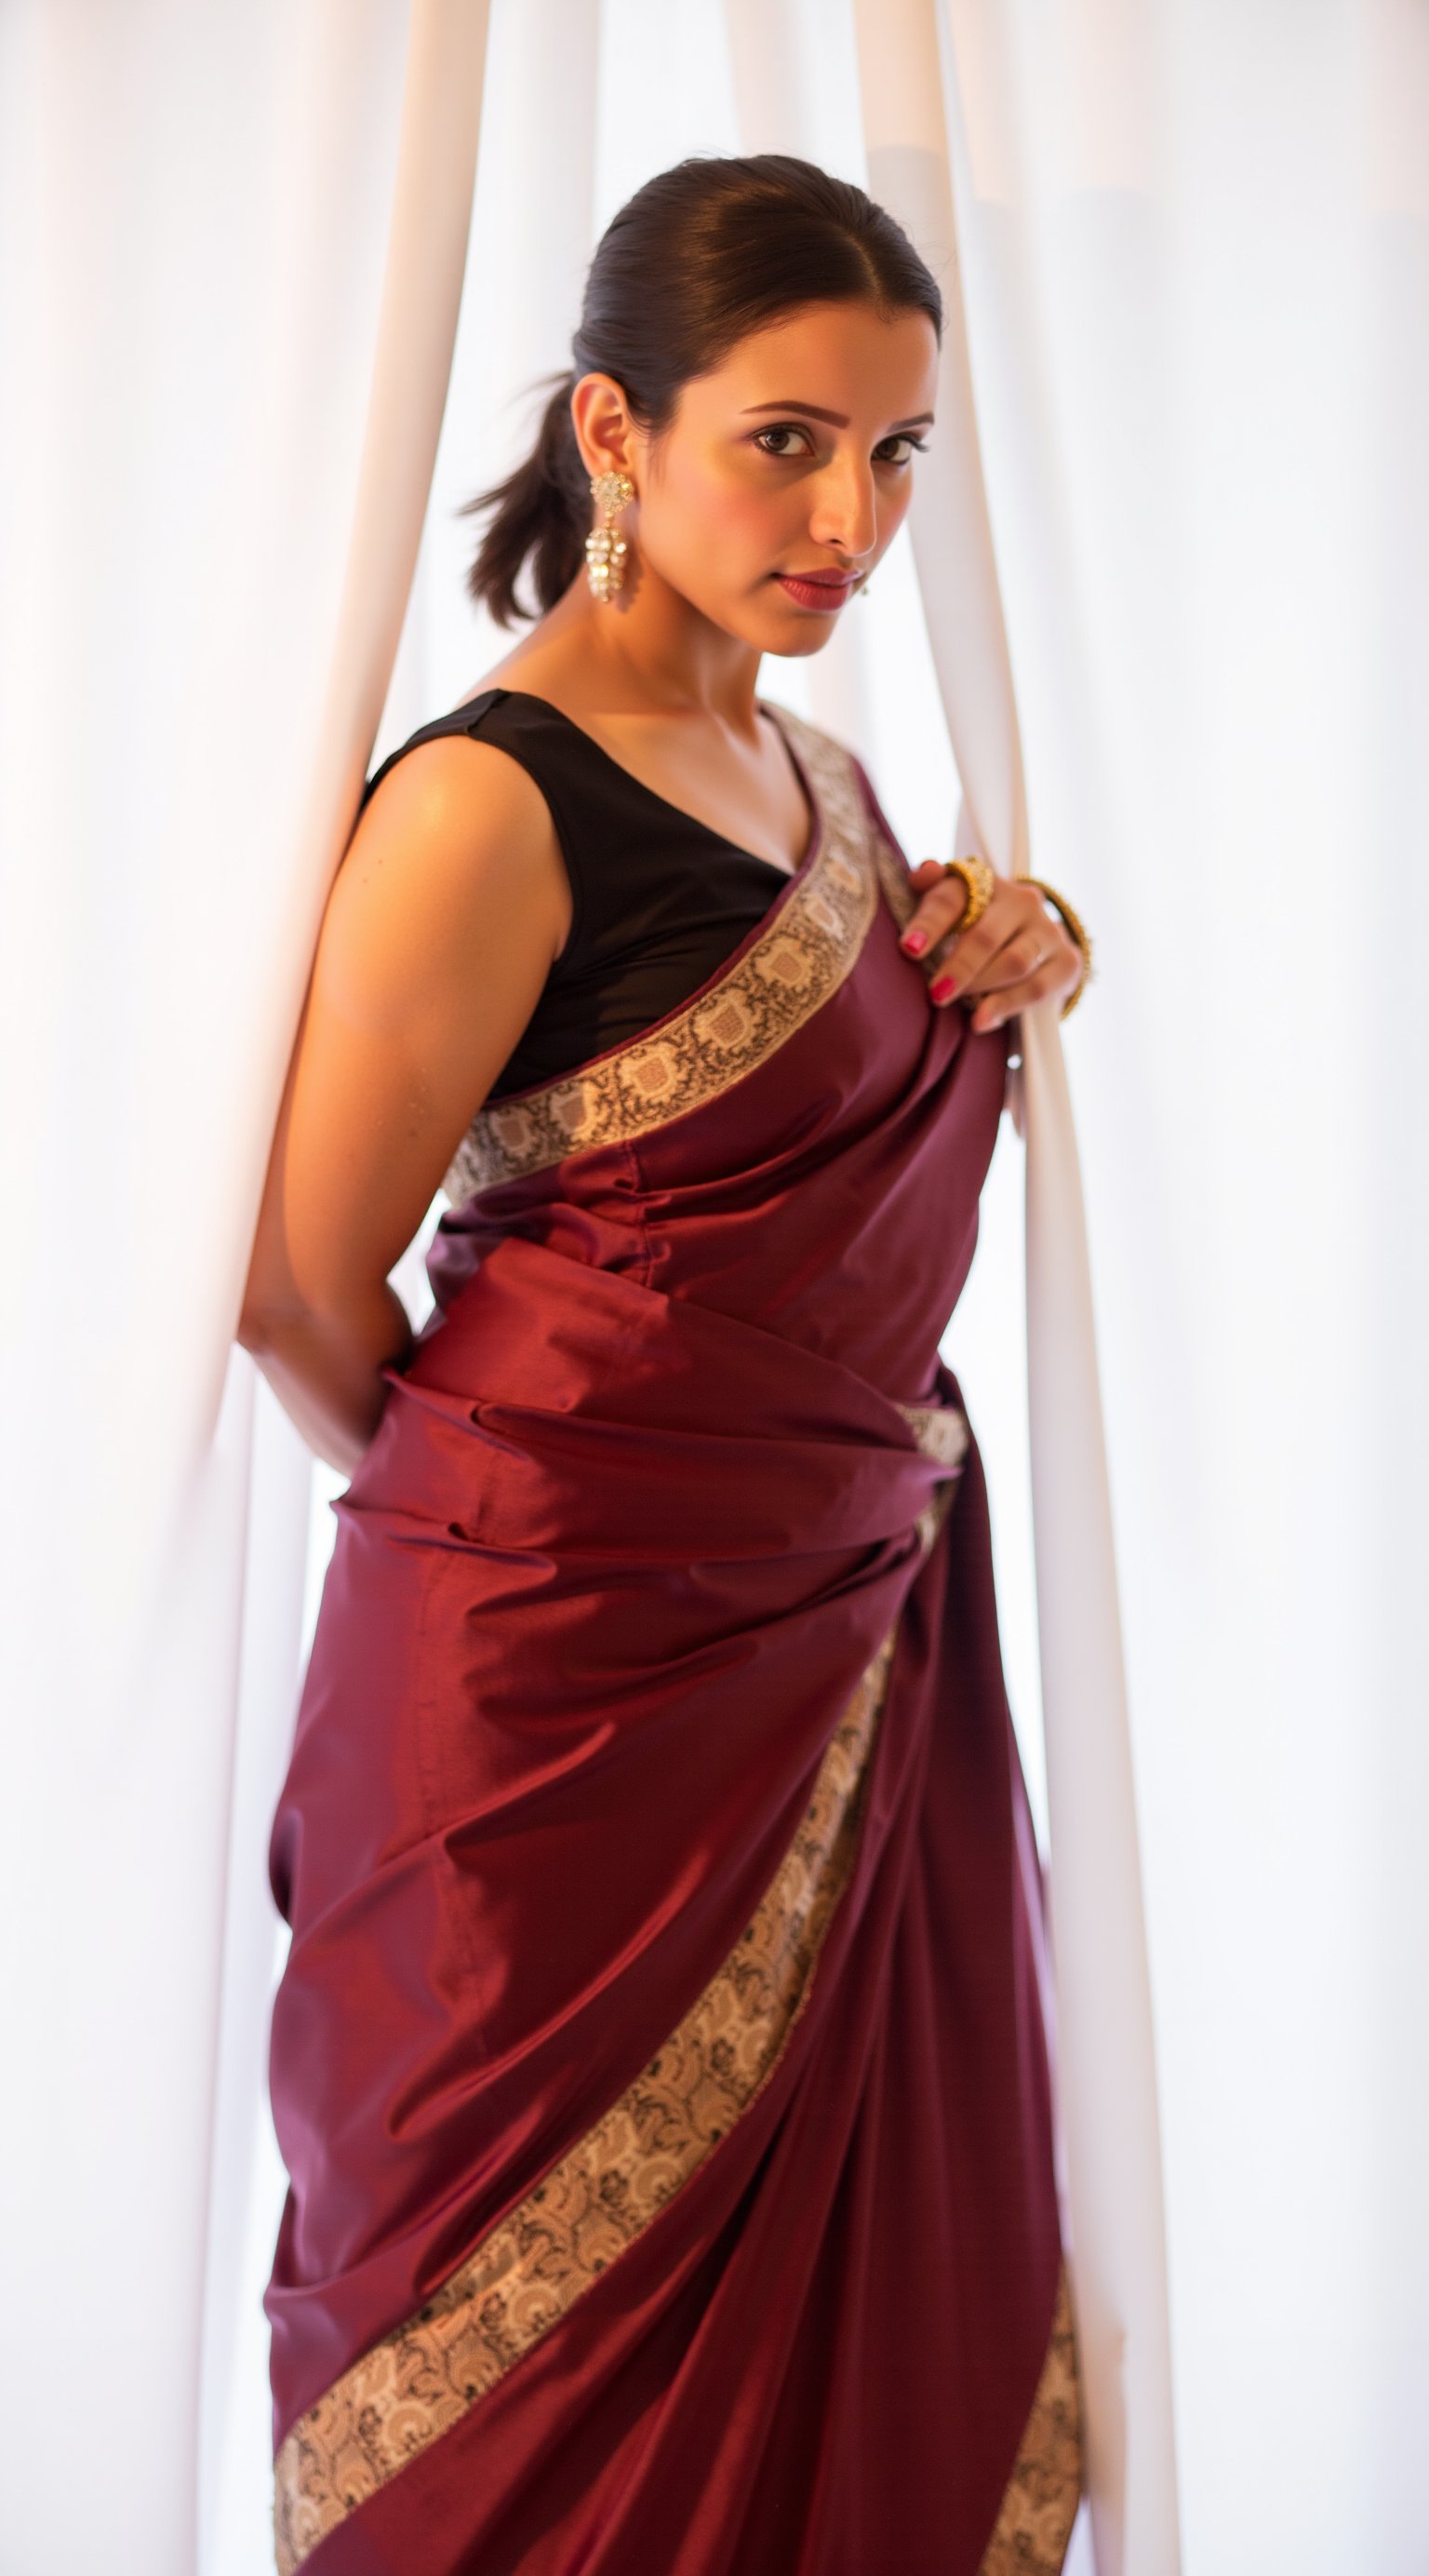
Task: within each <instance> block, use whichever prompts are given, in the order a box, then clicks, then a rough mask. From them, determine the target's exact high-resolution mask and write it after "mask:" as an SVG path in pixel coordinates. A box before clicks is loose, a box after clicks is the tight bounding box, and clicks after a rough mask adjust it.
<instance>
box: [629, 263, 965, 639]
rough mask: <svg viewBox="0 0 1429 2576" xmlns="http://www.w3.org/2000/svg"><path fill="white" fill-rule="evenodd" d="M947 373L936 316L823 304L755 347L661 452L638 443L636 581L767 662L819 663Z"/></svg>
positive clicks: (891, 529)
mask: <svg viewBox="0 0 1429 2576" xmlns="http://www.w3.org/2000/svg"><path fill="white" fill-rule="evenodd" d="M937 373H938V343H937V335H936V333H935V332H934V329H933V325H932V323H931V321H930V320H929V319H928V316H927V315H926V314H924V313H918V312H911V313H896V314H894V315H893V316H892V317H891V319H888V320H884V319H883V318H882V317H881V316H880V315H879V313H878V312H877V311H876V310H875V308H874V307H873V306H872V305H871V304H863V303H844V304H815V305H809V306H806V307H805V308H804V310H803V311H802V312H799V313H796V314H794V315H792V316H788V317H786V318H785V319H783V320H782V321H779V322H777V323H774V324H771V325H770V327H769V328H768V329H767V330H763V331H757V332H753V333H751V334H750V336H749V337H748V338H747V339H745V340H741V341H740V342H739V343H738V344H737V346H736V347H735V348H734V349H733V350H732V351H731V352H730V354H729V356H728V357H727V358H726V359H725V360H724V361H723V363H722V365H720V366H719V367H717V368H716V369H714V370H713V371H712V373H710V374H709V375H705V376H697V377H695V378H693V379H692V380H691V381H690V382H689V383H688V384H687V385H685V386H684V388H683V389H682V392H681V395H680V401H679V406H678V409H677V411H676V414H675V417H674V420H673V421H672V423H671V425H670V427H669V428H668V429H667V430H666V431H665V433H664V435H663V436H662V437H661V438H660V439H659V440H658V442H656V443H655V444H654V445H653V446H652V445H651V443H650V442H649V440H648V439H645V438H644V437H643V436H642V435H641V434H640V433H639V432H638V431H636V432H634V433H633V434H632V437H631V441H630V470H631V473H632V475H633V478H634V481H635V485H636V489H637V492H638V494H639V499H638V501H637V502H636V503H635V504H634V505H633V506H632V508H631V509H630V510H629V511H628V512H627V513H625V515H624V516H623V517H622V519H621V520H620V522H619V524H620V525H621V527H622V528H624V530H625V531H626V534H627V536H628V537H630V538H631V539H632V540H633V546H632V551H633V554H634V555H635V557H636V558H637V562H638V566H639V569H640V572H641V573H648V574H650V575H653V576H654V577H655V582H656V583H657V584H665V585H668V586H669V588H670V589H671V590H673V591H675V592H678V593H679V594H680V595H681V596H682V597H683V598H684V599H685V600H687V601H688V602H689V603H690V605H691V606H692V607H693V608H695V609H697V610H698V611H699V612H700V614H701V615H702V616H704V617H706V618H708V619H709V620H710V621H711V623H712V624H714V625H716V626H719V627H722V628H723V629H724V630H725V631H726V633H728V634H731V635H736V636H739V637H740V638H741V639H742V640H743V641H744V642H746V643H748V644H750V645H752V646H753V647H754V648H755V650H756V651H758V652H761V653H777V654H800V653H817V652H818V651H819V650H820V648H821V646H823V645H824V644H826V643H827V642H828V640H829V637H830V636H831V635H832V633H833V631H834V627H835V625H836V623H837V621H838V618H839V615H840V613H841V611H842V609H843V607H844V606H845V604H846V603H847V602H848V601H849V600H850V599H852V598H853V597H854V595H855V591H856V588H857V585H858V584H859V583H860V582H862V580H863V579H864V577H865V576H866V575H867V574H868V573H869V572H870V571H871V569H872V567H873V566H874V565H875V564H876V563H877V562H878V560H879V558H880V556H881V555H882V554H884V553H885V552H886V550H887V548H888V547H889V545H890V544H891V543H892V541H893V538H894V536H895V535H896V534H897V531H898V529H899V528H900V527H901V525H902V523H903V519H904V516H905V514H906V512H907V509H908V504H909V502H910V500H911V498H912V490H913V474H914V471H915V467H914V464H913V459H914V456H915V455H916V454H917V453H918V451H919V450H920V449H921V448H922V447H923V446H924V445H926V443H927V440H928V437H929V433H930V429H931V425H932V414H933V401H934V393H935V389H936V384H937ZM810 574H814V575H819V574H822V575H824V576H825V577H826V578H827V576H829V575H843V576H844V578H842V579H841V580H840V581H839V583H838V585H837V586H836V587H834V588H828V587H824V588H822V589H821V588H808V587H804V588H801V587H800V586H799V576H801V575H805V576H807V575H810ZM641 586H643V584H642V585H641ZM632 604H633V603H632Z"/></svg>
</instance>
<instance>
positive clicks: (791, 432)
mask: <svg viewBox="0 0 1429 2576" xmlns="http://www.w3.org/2000/svg"><path fill="white" fill-rule="evenodd" d="M808 435H809V433H808V431H807V430H806V429H805V427H804V425H803V423H802V421H797V420H779V421H775V422H774V423H773V425H772V426H771V427H770V428H769V429H757V430H756V431H755V433H754V444H755V446H756V447H759V446H761V445H762V443H763V441H764V440H765V439H766V438H807V437H808ZM797 453H798V450H797V449H793V450H791V449H789V448H787V447H766V448H765V449H764V454H765V455H766V456H788V455H790V454H795V455H797Z"/></svg>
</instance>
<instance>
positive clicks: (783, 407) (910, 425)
mask: <svg viewBox="0 0 1429 2576" xmlns="http://www.w3.org/2000/svg"><path fill="white" fill-rule="evenodd" d="M744 410H745V413H748V412H752V411H802V412H804V413H806V414H807V416H808V418H809V419H810V420H826V421H829V422H830V423H831V424H832V426H833V427H834V428H835V429H847V427H848V414H847V412H845V411H821V410H820V409H819V406H818V404H817V403H807V402H799V401H797V400H791V401H789V402H764V403H746V404H745V406H744ZM741 417H743V415H741ZM932 418H933V415H932V413H931V412H930V411H920V412H915V413H914V415H913V418H912V419H911V420H896V421H895V422H894V424H893V430H898V429H921V428H922V427H923V425H924V423H925V422H926V423H928V424H929V425H930V426H931V423H932ZM893 430H890V431H889V432H888V435H889V437H890V438H891V437H892V435H893Z"/></svg>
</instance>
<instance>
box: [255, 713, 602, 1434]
mask: <svg viewBox="0 0 1429 2576" xmlns="http://www.w3.org/2000/svg"><path fill="white" fill-rule="evenodd" d="M570 922H571V895H570V886H569V881H568V879H567V876H566V871H565V865H564V862H563V860H562V857H561V852H560V844H559V842H558V840H557V838H556V833H555V829H554V826H553V824H552V822H551V816H550V809H549V808H548V806H547V804H546V801H545V799H544V797H543V796H542V794H541V792H540V790H539V788H538V787H537V786H536V784H535V782H534V780H533V779H532V778H530V777H529V775H528V774H527V772H526V771H525V770H524V769H522V767H521V766H520V764H519V762H517V761H515V760H513V759H512V758H511V757H510V756H509V754H507V753H505V752H502V751H498V750H497V749H496V747H495V745H494V744H490V743H481V742H475V741H472V740H469V739H467V738H464V737H461V736H456V737H452V736H440V737H438V739H437V740H436V741H434V742H430V743H422V744H419V745H418V747H417V749H416V750H415V751H411V752H408V754H407V755H406V757H405V758H404V759H403V760H400V761H399V762H398V763H397V765H396V767H395V768H394V769H392V770H390V771H389V772H388V775H387V777H386V778H385V779H384V780H383V782H382V784H381V786H380V787H379V788H378V789H377V790H376V792H375V793H374V795H373V796H372V798H371V799H370V801H369V803H368V805H367V807H366V809H365V811H364V813H363V815H362V818H361V820H360V822H359V824H358V826H357V829H356V831H355V832H354V834H353V837H352V840H351V843H350V844H349V846H348V849H347V852H346V854H345V856H344V858H343V861H342V865H341V867H340V868H339V870H338V873H337V876H336V878H335V880H334V883H333V889H332V893H331V895H330V896H329V898H328V905H327V910H326V913H325V915H324V918H323V925H322V930H321V932H320V934H319V938H318V946H317V953H316V956H315V958H314V962H313V971H312V976H311V978H310V981H309V985H308V992H307V997H306V1000H305V1002H304V1005H303V1014H302V1019H301V1021H300V1024H299V1028H298V1035H297V1039H296V1042H295V1045H294V1049H293V1056H292V1061H291V1063H290V1065H289V1068H288V1077H287V1081H286V1084H285V1086H284V1091H283V1100H282V1106H281V1108H280V1110H279V1114H278V1123H277V1127H276V1129H275V1131H274V1137H273V1146H272V1152H271V1155H270V1157H269V1164H268V1175H267V1180H266V1182H265V1185H264V1192H263V1202H262V1207H261V1209H260V1212H259V1218H258V1226H257V1231H256V1234H255V1237H254V1244H253V1253H252V1258H251V1261H250V1264H249V1272H248V1282H247V1286H246V1288H245V1291H244V1298H243V1310H242V1316H241V1319H240V1323H239V1328H238V1338H239V1340H240V1341H241V1342H242V1343H243V1345H244V1347H245V1349H247V1350H249V1351H251V1352H252V1353H253V1356H254V1358H255V1359H256V1360H257V1362H258V1365H259V1367H260V1368H261V1369H262V1371H263V1374H264V1376H265V1377H266V1378H267V1379H268V1382H269V1384H270V1385H271V1386H272V1388H273V1390H274V1392H275V1394H276V1395H277V1396H278V1398H279V1400H280V1402H281V1403H282V1405H283V1406H284V1409H285V1410H286V1411H287V1413H289V1414H290V1415H291V1417H292V1419H293V1421H294V1422H295V1423H296V1424H297V1426H298V1429H299V1430H300V1431H301V1432H302V1434H303V1436H304V1438H305V1439H306V1440H307V1441H308V1443H309V1445H310V1447H312V1448H313V1449H315V1450H316V1451H317V1453H318V1455H319V1456H320V1457H322V1458H325V1459H326V1460H327V1461H328V1463H329V1465H331V1466H334V1467H338V1468H340V1469H342V1470H343V1472H344V1473H346V1474H348V1475H351V1474H352V1472H353V1470H354V1469H355V1467H356V1465H357V1462H358V1460H359V1459H360V1457H361V1456H362V1453H363V1451H364V1450H365V1449H366V1447H367V1445H368V1442H369V1441H370V1440H371V1438H372V1434H373V1432H374V1431H375V1430H376V1428H377V1423H378V1420H379V1418H380V1416H381V1412H382V1407H383V1403H384V1401H385V1399H386V1395H387V1387H386V1385H385V1384H384V1382H383V1380H382V1377H381V1375H380V1371H381V1369H382V1367H383V1365H384V1364H385V1363H387V1362H394V1363H396V1364H397V1365H399V1366H400V1365H401V1363H402V1361H403V1360H404V1359H405V1357H406V1356H407V1353H408V1351H409V1350H410V1347H411V1340H412V1328H411V1323H410V1320H409V1318H408V1316H407V1313H406V1310H405V1308H404V1307H403V1306H402V1304H401V1301H400V1300H399V1298H398V1297H397V1296H396V1295H395V1294H394V1292H393V1290H392V1289H391V1288H390V1287H389V1286H388V1284H387V1283H388V1274H389V1272H390V1271H391V1270H392V1269H393V1268H394V1266H395V1264H396V1263H397V1262H398V1261H399V1260H400V1259H401V1256H402V1254H403V1253H404V1252H405V1250H406V1248H407V1246H408V1244H409V1243H410V1242H411V1241H412V1238H413V1236H414V1235H415V1234H416V1232H417V1229H418V1227H419V1226H420V1224H421V1222H422V1219H423V1218H424V1217H425V1215H426V1213H427V1210H428V1208H429V1207H430V1206H431V1203H432V1199H433V1197H434V1195H435V1193H436V1190H437V1188H438V1186H439V1184H440V1182H441V1178H442V1174H443V1173H444V1172H445V1170H446V1169H447V1166H448V1164H449V1163H450V1161H451V1158H452V1155H453V1154H454V1153H455V1151H456V1148H457V1145H458V1143H459V1142H460V1139H461V1137H462V1134H463V1133H464V1131H465V1129H466V1127H467V1126H468V1124H469V1123H470V1121H471V1119H472V1118H473V1117H474V1116H475V1114H476V1111H477V1110H478V1109H479V1107H480V1106H481V1103H482V1101H483V1100H484V1099H485V1097H486V1094H487V1091H488V1090H489V1088H490V1086H491V1083H492V1082H493V1080H494V1079H495V1077H496V1075H497V1074H498V1073H499V1071H500V1069H501V1067H502V1065H503V1064H504V1063H505V1062H506V1059H507V1057H508V1056H509V1055H510V1054H511V1051H512V1049H513V1047H514V1046H515V1045H516V1042H517V1040H518V1039H519V1037H520V1035H521V1032H522V1030H523V1029H524V1028H525V1026H526V1023H527V1021H528V1020H529V1019H530V1016H531V1013H532V1011H533V1010H534V1008H535V1005H536V1001H537V997H538V996H539V994H540V991H541V987H542V985H543V983H544V982H545V979H546V975H547V973H548V971H549V969H550V965H551V961H552V959H553V958H554V957H555V955H556V954H557V952H558V950H559V949H560V948H561V946H562V945H563V943H564V941H565V939H566V937H567V935H568V933H569V929H570Z"/></svg>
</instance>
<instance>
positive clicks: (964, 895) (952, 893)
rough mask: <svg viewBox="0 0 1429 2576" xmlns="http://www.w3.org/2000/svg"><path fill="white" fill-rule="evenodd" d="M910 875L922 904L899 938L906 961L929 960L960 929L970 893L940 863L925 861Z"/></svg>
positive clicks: (919, 904)
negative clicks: (958, 927) (934, 949)
mask: <svg viewBox="0 0 1429 2576" xmlns="http://www.w3.org/2000/svg"><path fill="white" fill-rule="evenodd" d="M908 873H909V880H910V882H911V884H912V885H913V886H914V887H915V889H916V891H917V893H918V894H919V896H920V898H921V900H920V902H919V903H918V905H917V907H916V909H915V910H914V911H913V913H912V914H911V915H910V916H909V919H908V920H907V921H906V922H905V924H904V926H903V929H902V931H901V932H900V934H899V946H900V947H901V948H902V950H903V953H904V955H905V957H926V956H927V954H928V952H929V950H930V949H932V948H935V947H936V946H937V944H938V941H939V940H940V939H946V938H947V936H948V933H949V932H950V931H952V930H955V929H956V928H957V925H958V923H959V921H960V920H961V918H962V916H963V914H964V913H965V912H966V910H967V906H968V890H967V887H966V885H965V884H964V882H963V880H962V878H961V877H950V876H949V874H948V872H947V870H946V868H944V867H943V866H942V864H941V862H940V861H939V860H937V859H922V860H920V861H919V863H918V865H917V867H916V868H910V870H909V872H908Z"/></svg>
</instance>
